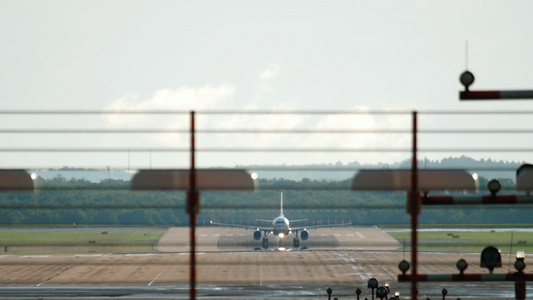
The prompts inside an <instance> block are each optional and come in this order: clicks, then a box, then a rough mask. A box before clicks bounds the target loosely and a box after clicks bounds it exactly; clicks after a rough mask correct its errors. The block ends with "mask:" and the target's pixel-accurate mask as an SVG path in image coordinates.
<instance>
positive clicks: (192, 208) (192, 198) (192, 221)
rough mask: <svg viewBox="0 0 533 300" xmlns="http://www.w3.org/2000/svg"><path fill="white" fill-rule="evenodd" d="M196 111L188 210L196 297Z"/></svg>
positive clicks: (191, 295)
mask: <svg viewBox="0 0 533 300" xmlns="http://www.w3.org/2000/svg"><path fill="white" fill-rule="evenodd" d="M194 123H195V122H194V111H191V149H190V150H191V169H190V172H189V191H188V193H187V212H188V213H189V229H190V237H189V240H190V247H191V248H190V257H189V298H190V299H191V300H195V299H196V214H197V213H198V205H199V195H198V191H197V190H196V166H195V151H196V147H195V140H194V134H195V128H194Z"/></svg>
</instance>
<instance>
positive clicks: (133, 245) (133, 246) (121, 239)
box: [0, 229, 165, 254]
mask: <svg viewBox="0 0 533 300" xmlns="http://www.w3.org/2000/svg"><path fill="white" fill-rule="evenodd" d="M164 233H165V230H155V229H154V230H146V231H144V230H142V231H138V230H131V231H128V230H109V231H105V230H103V231H69V232H65V231H52V232H46V231H0V247H1V248H0V250H1V251H2V253H3V254H69V253H145V252H153V251H155V250H154V249H153V247H154V245H155V243H156V242H157V241H158V240H159V238H161V236H162V235H163V234H164ZM6 247H7V251H5V250H6Z"/></svg>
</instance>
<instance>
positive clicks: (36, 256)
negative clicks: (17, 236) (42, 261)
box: [21, 255, 50, 258]
mask: <svg viewBox="0 0 533 300" xmlns="http://www.w3.org/2000/svg"><path fill="white" fill-rule="evenodd" d="M21 257H23V258H45V257H50V255H24V256H21Z"/></svg>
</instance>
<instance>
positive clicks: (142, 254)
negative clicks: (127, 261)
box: [124, 253, 154, 256]
mask: <svg viewBox="0 0 533 300" xmlns="http://www.w3.org/2000/svg"><path fill="white" fill-rule="evenodd" d="M152 255H154V253H138V254H135V253H132V254H125V255H124V256H152Z"/></svg>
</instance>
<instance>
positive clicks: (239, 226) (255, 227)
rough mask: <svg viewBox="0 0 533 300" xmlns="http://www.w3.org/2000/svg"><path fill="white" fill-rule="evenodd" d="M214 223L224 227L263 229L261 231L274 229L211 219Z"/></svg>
mask: <svg viewBox="0 0 533 300" xmlns="http://www.w3.org/2000/svg"><path fill="white" fill-rule="evenodd" d="M210 223H211V224H212V225H218V226H224V227H231V228H233V227H236V228H244V229H252V230H261V231H272V230H273V228H272V227H261V226H252V225H241V224H228V223H217V222H213V221H210Z"/></svg>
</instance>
